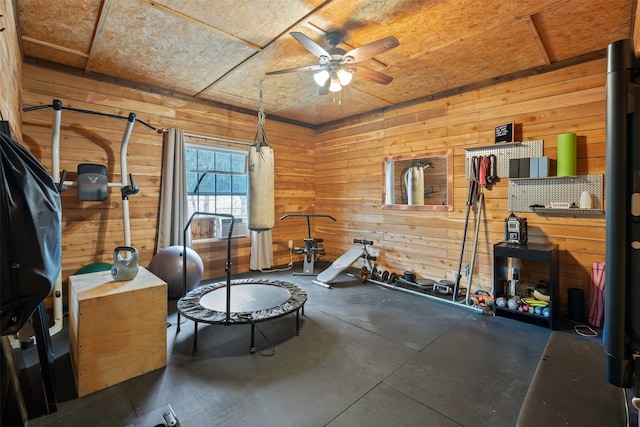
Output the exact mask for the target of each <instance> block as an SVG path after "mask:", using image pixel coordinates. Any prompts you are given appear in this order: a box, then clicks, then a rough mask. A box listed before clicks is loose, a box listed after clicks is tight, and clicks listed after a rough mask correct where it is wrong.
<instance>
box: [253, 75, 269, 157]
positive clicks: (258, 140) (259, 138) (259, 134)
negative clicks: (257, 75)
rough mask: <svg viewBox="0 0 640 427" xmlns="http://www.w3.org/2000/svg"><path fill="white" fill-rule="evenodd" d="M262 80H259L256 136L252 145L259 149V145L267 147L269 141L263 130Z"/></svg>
mask: <svg viewBox="0 0 640 427" xmlns="http://www.w3.org/2000/svg"><path fill="white" fill-rule="evenodd" d="M263 81H264V80H260V83H259V84H260V108H259V110H258V130H257V131H256V137H255V139H254V145H255V146H256V148H258V149H260V147H268V146H269V142H268V141H267V133H266V132H265V131H264V118H265V115H264V97H263V95H262V82H263Z"/></svg>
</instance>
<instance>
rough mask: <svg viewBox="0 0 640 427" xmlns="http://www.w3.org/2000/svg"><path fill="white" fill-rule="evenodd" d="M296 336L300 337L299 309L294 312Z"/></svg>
mask: <svg viewBox="0 0 640 427" xmlns="http://www.w3.org/2000/svg"><path fill="white" fill-rule="evenodd" d="M296 336H297V337H299V336H300V309H297V310H296Z"/></svg>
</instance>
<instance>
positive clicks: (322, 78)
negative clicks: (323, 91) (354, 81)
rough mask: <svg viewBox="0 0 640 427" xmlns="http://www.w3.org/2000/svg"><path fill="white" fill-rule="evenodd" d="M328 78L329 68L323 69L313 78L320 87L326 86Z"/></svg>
mask: <svg viewBox="0 0 640 427" xmlns="http://www.w3.org/2000/svg"><path fill="white" fill-rule="evenodd" d="M327 79H329V72H328V71H327V70H321V71H319V72H317V73H315V74H314V75H313V80H315V82H316V83H317V84H318V86H320V87H324V85H325V83H327Z"/></svg>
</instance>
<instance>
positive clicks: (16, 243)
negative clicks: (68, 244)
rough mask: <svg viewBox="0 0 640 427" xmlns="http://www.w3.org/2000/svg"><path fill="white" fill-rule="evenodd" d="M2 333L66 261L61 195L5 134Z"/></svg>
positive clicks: (11, 330) (29, 308)
mask: <svg viewBox="0 0 640 427" xmlns="http://www.w3.org/2000/svg"><path fill="white" fill-rule="evenodd" d="M0 159H1V161H2V163H1V164H2V168H0V207H1V211H0V214H1V216H0V236H1V237H0V254H1V255H2V256H0V292H1V293H0V304H1V307H0V327H1V329H0V332H1V334H2V335H11V334H15V333H17V332H18V331H19V330H20V328H21V327H22V326H23V325H24V323H25V322H26V321H27V320H28V319H29V318H30V317H31V315H32V314H33V311H34V310H35V309H36V308H37V307H38V305H39V304H40V303H42V301H44V299H45V298H46V297H47V295H49V293H50V292H51V289H52V288H53V285H54V284H55V281H56V279H57V277H58V274H59V273H60V268H61V265H62V248H61V217H62V214H61V212H62V209H61V203H60V194H59V192H58V189H57V187H56V185H55V183H54V181H53V178H51V176H50V175H49V173H48V172H47V171H46V169H44V167H42V165H41V164H40V163H39V162H38V161H37V160H36V158H35V157H34V156H33V155H32V154H31V153H30V152H28V151H27V150H26V149H25V148H24V147H22V146H21V145H20V144H19V143H18V142H17V141H16V140H14V139H12V138H10V137H9V136H8V135H6V134H4V133H0Z"/></svg>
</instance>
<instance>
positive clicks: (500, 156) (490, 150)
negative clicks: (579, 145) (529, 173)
mask: <svg viewBox="0 0 640 427" xmlns="http://www.w3.org/2000/svg"><path fill="white" fill-rule="evenodd" d="M543 145H544V141H543V140H542V139H538V140H534V141H523V142H515V143H508V144H495V145H491V146H486V147H477V148H465V150H466V153H465V158H466V162H465V174H464V176H465V177H466V179H469V165H470V163H471V159H472V158H473V157H477V156H488V155H490V154H493V155H495V156H496V160H497V168H496V173H497V174H498V177H500V178H508V177H509V159H522V158H525V157H542V146H543Z"/></svg>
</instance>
